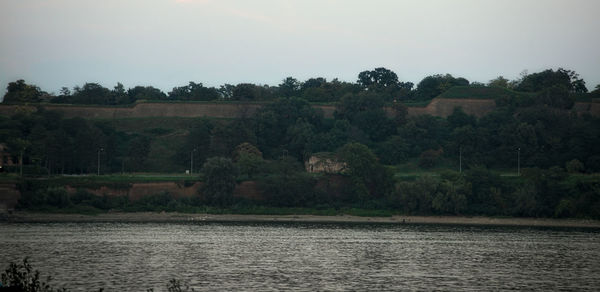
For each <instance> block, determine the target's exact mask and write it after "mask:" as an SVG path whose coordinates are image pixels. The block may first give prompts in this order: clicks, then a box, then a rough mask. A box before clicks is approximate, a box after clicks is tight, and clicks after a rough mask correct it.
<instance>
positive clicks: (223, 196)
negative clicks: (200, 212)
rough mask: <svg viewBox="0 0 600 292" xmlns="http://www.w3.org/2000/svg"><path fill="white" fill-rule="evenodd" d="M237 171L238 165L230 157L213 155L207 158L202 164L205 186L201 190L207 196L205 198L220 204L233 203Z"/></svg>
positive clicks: (212, 202)
mask: <svg viewBox="0 0 600 292" xmlns="http://www.w3.org/2000/svg"><path fill="white" fill-rule="evenodd" d="M237 172H238V170H237V167H236V166H235V165H234V164H233V162H232V161H231V159H229V158H224V157H211V158H209V159H207V160H206V162H205V163H204V165H203V166H202V174H203V177H204V186H203V187H202V190H201V192H202V194H203V195H204V196H205V200H206V201H207V202H208V203H210V204H214V205H219V206H228V205H231V204H232V203H233V190H234V189H235V185H236V181H235V178H236V176H237Z"/></svg>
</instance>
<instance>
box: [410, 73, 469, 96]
mask: <svg viewBox="0 0 600 292" xmlns="http://www.w3.org/2000/svg"><path fill="white" fill-rule="evenodd" d="M467 85H469V80H467V79H465V78H462V77H458V78H454V77H453V76H452V75H450V74H446V75H441V74H437V75H432V76H427V77H425V78H423V80H421V82H419V84H418V85H417V92H416V96H417V97H418V98H420V99H431V98H434V97H436V96H438V95H440V94H441V93H442V92H444V91H446V90H448V89H450V87H453V86H467Z"/></svg>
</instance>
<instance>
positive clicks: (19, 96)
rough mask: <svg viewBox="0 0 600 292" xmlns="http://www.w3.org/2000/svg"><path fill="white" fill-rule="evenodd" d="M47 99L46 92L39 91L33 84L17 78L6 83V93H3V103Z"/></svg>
mask: <svg viewBox="0 0 600 292" xmlns="http://www.w3.org/2000/svg"><path fill="white" fill-rule="evenodd" d="M47 99H48V93H46V92H44V91H41V90H40V88H39V87H37V86H35V85H29V84H27V83H25V80H23V79H19V80H17V81H15V82H10V83H8V86H7V87H6V94H4V99H3V102H4V103H20V102H41V101H44V100H47Z"/></svg>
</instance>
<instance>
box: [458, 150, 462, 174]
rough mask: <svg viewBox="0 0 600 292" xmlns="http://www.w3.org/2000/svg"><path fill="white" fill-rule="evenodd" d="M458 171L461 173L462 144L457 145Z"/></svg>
mask: <svg viewBox="0 0 600 292" xmlns="http://www.w3.org/2000/svg"><path fill="white" fill-rule="evenodd" d="M458 172H459V173H462V146H461V147H458Z"/></svg>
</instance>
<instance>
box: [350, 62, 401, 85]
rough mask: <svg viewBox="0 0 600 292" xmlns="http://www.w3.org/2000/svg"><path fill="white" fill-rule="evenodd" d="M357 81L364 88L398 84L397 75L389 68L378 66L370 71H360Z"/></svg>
mask: <svg viewBox="0 0 600 292" xmlns="http://www.w3.org/2000/svg"><path fill="white" fill-rule="evenodd" d="M357 82H358V84H359V85H360V86H362V87H363V88H365V89H376V88H381V87H392V86H397V85H398V75H396V73H394V72H393V71H391V70H389V69H386V68H383V67H379V68H375V69H374V70H371V71H368V70H367V71H362V72H360V73H359V74H358V81H357Z"/></svg>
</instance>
